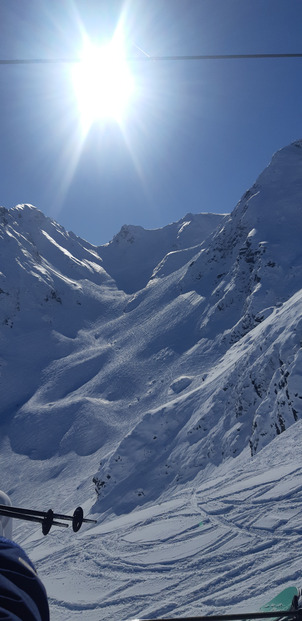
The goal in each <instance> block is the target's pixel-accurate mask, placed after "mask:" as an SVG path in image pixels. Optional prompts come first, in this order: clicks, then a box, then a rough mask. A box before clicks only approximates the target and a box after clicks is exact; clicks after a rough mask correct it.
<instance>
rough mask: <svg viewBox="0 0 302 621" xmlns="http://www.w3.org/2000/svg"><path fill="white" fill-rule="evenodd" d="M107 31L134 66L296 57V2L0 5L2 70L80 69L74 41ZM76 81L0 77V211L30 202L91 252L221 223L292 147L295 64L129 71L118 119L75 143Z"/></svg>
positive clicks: (296, 110) (300, 96) (78, 127)
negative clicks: (129, 235)
mask: <svg viewBox="0 0 302 621" xmlns="http://www.w3.org/2000/svg"><path fill="white" fill-rule="evenodd" d="M117 32H119V33H122V35H123V40H124V45H125V53H126V55H128V56H132V57H133V56H134V55H136V56H138V57H142V56H143V53H142V52H140V51H139V50H138V48H141V49H142V50H143V51H144V52H145V53H147V54H149V55H151V56H159V55H164V56H167V55H190V54H224V53H225V54H241V53H243V54H244V53H246V54H252V53H260V52H262V53H290V52H296V53H298V52H300V53H301V52H302V40H301V33H302V2H301V0H124V1H122V0H119V1H115V0H51V1H49V0H26V2H25V1H24V0H1V2H0V33H1V36H0V60H1V59H2V60H3V59H17V58H21V59H24V58H63V57H64V58H66V57H77V58H78V57H79V56H80V55H81V53H82V50H83V41H86V42H87V40H88V39H89V40H90V41H91V43H93V44H94V45H95V46H102V45H104V44H105V43H108V42H109V41H110V40H111V38H112V37H113V36H115V35H116V33H117ZM74 70H75V69H74V65H70V64H55V65H45V64H41V65H0V124H1V132H0V175H1V177H0V178H1V185H0V204H1V205H3V206H4V207H7V208H11V207H13V206H15V205H16V204H18V203H32V204H33V205H35V206H36V207H38V208H39V209H41V210H42V211H43V212H44V213H45V214H46V215H48V216H50V217H53V218H54V219H56V220H57V221H58V222H59V223H60V224H62V225H63V226H64V227H65V228H66V229H67V230H72V231H73V232H74V233H76V234H77V235H79V236H81V237H83V238H85V239H86V240H88V241H90V242H92V243H94V244H103V243H106V242H108V241H110V239H112V237H113V235H114V234H115V233H117V232H118V231H119V229H120V228H121V226H122V225H123V224H136V225H141V226H143V227H145V228H158V227H161V226H164V225H166V224H168V223H169V222H173V221H176V220H179V219H180V218H181V217H183V216H184V215H185V214H186V213H187V212H189V211H190V212H193V213H199V212H208V211H213V212H217V213H226V212H230V211H231V210H232V209H233V208H234V206H235V204H236V203H237V201H238V200H239V199H240V197H241V195H242V194H243V192H244V191H245V190H246V189H247V188H248V187H249V186H250V185H252V183H253V182H254V181H255V179H256V177H257V176H258V174H259V173H260V172H261V171H262V169H263V168H264V167H265V166H266V165H267V164H268V163H269V161H270V158H271V156H272V154H273V153H274V152H275V151H276V150H278V149H279V148H281V147H283V146H285V145H287V144H288V143H290V142H292V141H293V140H296V139H299V138H301V137H302V127H301V121H302V119H301V111H302V106H301V104H302V79H301V76H302V58H301V59H265V60H251V59H249V60H211V61H210V60H208V61H190V62H189V61H178V62H173V61H161V62H155V61H154V62H150V61H147V62H142V61H137V62H132V63H130V71H131V74H132V79H133V92H132V95H131V97H130V98H129V100H128V104H127V106H126V107H125V109H124V111H123V115H122V118H121V119H119V120H117V119H115V118H110V117H109V118H108V117H106V116H105V117H102V118H98V119H96V120H95V121H94V122H93V123H91V125H90V127H89V128H88V129H87V128H86V131H84V130H83V109H82V108H81V107H80V105H79V95H78V94H77V93H76V90H75V86H74V78H73V75H74V74H73V71H74ZM94 82H95V83H97V82H98V75H97V71H95V73H94ZM85 89H86V86H85V85H84V83H83V87H82V91H83V90H85ZM80 90H81V85H80Z"/></svg>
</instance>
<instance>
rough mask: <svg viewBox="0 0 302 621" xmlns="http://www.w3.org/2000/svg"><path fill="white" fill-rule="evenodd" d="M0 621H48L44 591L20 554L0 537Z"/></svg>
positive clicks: (28, 563) (22, 551)
mask: <svg viewBox="0 0 302 621" xmlns="http://www.w3.org/2000/svg"><path fill="white" fill-rule="evenodd" d="M0 619H1V620H2V619H3V621H49V607H48V600H47V595H46V590H45V587H44V585H43V584H42V582H41V580H40V579H39V577H38V575H37V573H36V571H35V568H34V566H33V564H32V563H31V561H30V560H29V558H28V556H27V555H26V554H25V552H24V550H22V548H21V547H20V546H18V545H17V544H16V543H14V542H12V541H9V540H8V539H5V538H3V537H0Z"/></svg>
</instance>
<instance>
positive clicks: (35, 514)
mask: <svg viewBox="0 0 302 621" xmlns="http://www.w3.org/2000/svg"><path fill="white" fill-rule="evenodd" d="M0 515H5V516H8V517H11V518H17V519H24V520H28V521H31V522H41V523H42V530H43V534H47V533H48V532H49V530H50V528H51V526H52V525H55V526H63V527H68V524H62V523H61V522H57V521H56V520H57V519H61V520H69V521H71V522H72V527H73V530H74V532H77V531H78V530H80V528H81V526H82V524H83V522H90V523H93V524H96V523H97V521H96V520H92V519H88V518H84V513H83V509H82V507H77V508H76V509H75V511H74V513H73V515H65V514H62V513H54V512H53V511H52V509H49V511H47V512H46V511H38V510H36V509H23V508H22V507H10V506H9V505H0ZM46 523H47V525H48V529H47V528H46ZM43 524H44V527H43ZM44 531H47V532H44Z"/></svg>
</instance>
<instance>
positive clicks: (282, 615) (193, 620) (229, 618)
mask: <svg viewBox="0 0 302 621" xmlns="http://www.w3.org/2000/svg"><path fill="white" fill-rule="evenodd" d="M277 618H278V619H295V620H299V621H300V620H301V619H302V610H283V611H281V610H270V611H269V612H268V611H265V612H246V613H235V614H225V615H207V616H201V617H169V618H164V617H161V618H159V619H156V620H155V619H138V620H136V621H244V620H245V619H246V620H247V621H248V620H249V619H277Z"/></svg>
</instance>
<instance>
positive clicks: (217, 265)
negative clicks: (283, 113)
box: [0, 141, 302, 621]
mask: <svg viewBox="0 0 302 621" xmlns="http://www.w3.org/2000/svg"><path fill="white" fill-rule="evenodd" d="M301 146H302V142H300V141H298V142H296V143H294V144H293V145H290V146H289V147H286V148H285V149H283V150H281V151H280V152H278V153H277V154H276V155H275V156H274V158H273V160H272V163H271V164H270V166H268V168H267V169H266V170H265V171H264V172H263V173H262V175H260V177H259V178H258V180H257V182H256V183H255V185H254V186H253V187H252V188H251V189H250V190H249V191H248V192H246V194H245V195H244V196H243V198H242V199H241V201H240V202H239V203H238V205H237V206H236V208H235V210H234V211H233V213H232V214H231V215H229V216H228V215H226V216H224V215H219V214H218V215H217V214H216V215H215V214H199V215H192V214H187V216H185V217H184V218H183V219H182V220H181V221H180V222H178V223H174V224H171V225H168V226H167V227H164V228H163V229H160V230H157V231H144V230H143V229H141V228H140V227H133V226H124V227H123V228H122V230H121V231H120V233H118V234H117V235H116V236H115V237H114V239H113V240H112V242H110V243H109V244H107V245H106V246H100V247H98V248H97V247H95V246H92V245H91V244H89V243H87V242H85V241H84V240H81V239H80V238H77V237H76V236H75V235H73V234H72V233H68V232H66V231H65V230H64V229H63V228H62V227H60V226H59V225H58V224H57V223H55V222H53V221H52V220H50V219H49V218H45V216H44V215H43V214H42V213H41V212H40V211H38V210H37V209H36V208H34V207H32V206H30V205H20V206H17V207H16V208H14V209H12V210H6V209H4V208H1V210H0V258H1V263H0V270H1V272H0V346H1V349H0V373H1V375H0V407H1V423H0V425H1V429H0V430H1V435H0V441H1V451H0V469H1V474H2V479H1V481H2V482H1V485H0V487H1V488H2V489H3V490H4V491H5V492H6V493H8V494H9V495H10V497H11V500H12V502H13V504H14V505H16V506H24V507H29V508H39V509H41V510H47V509H49V508H52V509H53V510H54V511H56V512H59V513H69V514H72V513H73V511H74V509H75V508H76V506H78V505H82V506H83V508H84V511H85V514H86V515H87V516H88V515H90V516H91V517H94V518H95V519H97V524H96V525H92V526H91V525H86V524H84V525H83V526H82V529H81V530H80V532H79V533H77V534H75V533H73V532H72V529H71V528H68V529H63V528H62V529H60V528H56V527H53V528H52V530H51V532H50V534H49V535H47V537H43V535H42V534H41V528H40V527H39V526H36V525H33V524H29V523H24V522H21V521H17V520H15V523H14V533H15V538H16V540H17V541H18V542H19V543H20V544H21V545H23V546H24V548H25V550H26V551H27V553H28V554H29V555H30V557H31V558H32V560H33V561H34V562H35V563H36V566H37V569H38V571H39V573H40V576H41V578H42V580H43V581H44V583H45V585H46V587H47V591H48V594H49V598H50V607H51V618H52V620H53V621H71V620H74V619H83V620H84V619H85V620H88V621H90V620H91V621H100V620H108V621H109V620H111V619H114V620H115V619H130V618H132V619H134V618H147V617H148V618H150V617H152V618H156V617H163V616H165V617H168V616H170V617H172V616H181V615H183V616H192V615H205V614H213V613H217V612H221V613H223V612H231V611H233V612H241V611H242V612H244V611H245V612H247V611H254V610H257V609H258V608H259V607H260V606H261V605H263V604H264V603H265V602H266V601H268V600H270V599H271V598H272V597H274V596H275V595H276V594H277V593H278V592H279V591H280V590H281V589H283V588H285V587H286V586H290V585H296V586H302V567H301V551H300V548H301V539H300V536H301V533H302V517H301V515H302V514H301V496H302V446H301V440H300V438H301V425H302V320H301V315H302V254H301V239H302V218H301V205H302V148H301Z"/></svg>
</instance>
